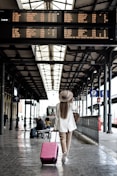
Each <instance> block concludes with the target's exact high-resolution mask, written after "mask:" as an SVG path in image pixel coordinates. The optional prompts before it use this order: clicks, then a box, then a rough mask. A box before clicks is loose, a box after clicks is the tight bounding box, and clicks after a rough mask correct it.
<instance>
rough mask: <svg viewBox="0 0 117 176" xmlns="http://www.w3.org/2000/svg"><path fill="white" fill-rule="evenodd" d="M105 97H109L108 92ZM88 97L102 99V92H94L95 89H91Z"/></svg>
mask: <svg viewBox="0 0 117 176" xmlns="http://www.w3.org/2000/svg"><path fill="white" fill-rule="evenodd" d="M106 95H107V97H109V90H107V94H106ZM90 96H91V97H104V90H100V92H99V90H95V89H92V90H90Z"/></svg>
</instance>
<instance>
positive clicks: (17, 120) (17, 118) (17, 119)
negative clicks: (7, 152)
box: [15, 102, 19, 129]
mask: <svg viewBox="0 0 117 176" xmlns="http://www.w3.org/2000/svg"><path fill="white" fill-rule="evenodd" d="M18 105H19V103H18V102H17V114H16V127H15V128H16V129H18V122H19V117H18V107H19V106H18Z"/></svg>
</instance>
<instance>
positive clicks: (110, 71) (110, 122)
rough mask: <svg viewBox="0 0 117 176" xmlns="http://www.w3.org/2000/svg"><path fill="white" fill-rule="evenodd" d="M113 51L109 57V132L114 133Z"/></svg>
mask: <svg viewBox="0 0 117 176" xmlns="http://www.w3.org/2000/svg"><path fill="white" fill-rule="evenodd" d="M111 59H112V51H111V52H110V57H109V64H108V70H109V100H108V101H109V104H108V130H107V133H112V112H111V104H112V99H111V80H112V63H111Z"/></svg>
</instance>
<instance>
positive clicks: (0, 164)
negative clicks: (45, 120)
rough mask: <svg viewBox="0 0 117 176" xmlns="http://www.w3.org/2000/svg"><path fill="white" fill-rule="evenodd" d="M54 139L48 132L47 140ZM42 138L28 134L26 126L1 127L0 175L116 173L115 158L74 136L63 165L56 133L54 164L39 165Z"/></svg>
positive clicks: (102, 175)
mask: <svg viewBox="0 0 117 176" xmlns="http://www.w3.org/2000/svg"><path fill="white" fill-rule="evenodd" d="M54 140H55V133H52V138H51V141H54ZM42 142H43V139H40V138H34V139H30V137H29V128H28V129H27V130H26V131H24V130H23V128H19V130H18V131H15V128H14V129H13V130H11V131H9V130H8V129H4V134H3V135H0V176H117V159H116V158H115V157H113V156H112V155H111V154H110V153H108V152H107V151H105V149H104V147H103V145H97V146H96V145H91V144H84V143H83V142H81V141H79V140H77V139H76V138H75V137H73V139H72V145H71V150H70V155H69V161H68V163H67V164H66V165H62V163H61V155H62V154H61V148H60V143H59V137H58V136H57V142H58V145H59V154H58V161H57V164H56V165H50V166H49V165H45V166H43V167H42V164H41V161H40V157H39V156H40V149H41V144H42Z"/></svg>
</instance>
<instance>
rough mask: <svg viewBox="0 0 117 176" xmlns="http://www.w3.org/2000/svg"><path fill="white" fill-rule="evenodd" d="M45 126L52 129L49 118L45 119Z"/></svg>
mask: <svg viewBox="0 0 117 176" xmlns="http://www.w3.org/2000/svg"><path fill="white" fill-rule="evenodd" d="M45 126H46V128H50V126H51V121H50V119H49V117H47V118H46V119H45Z"/></svg>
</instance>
